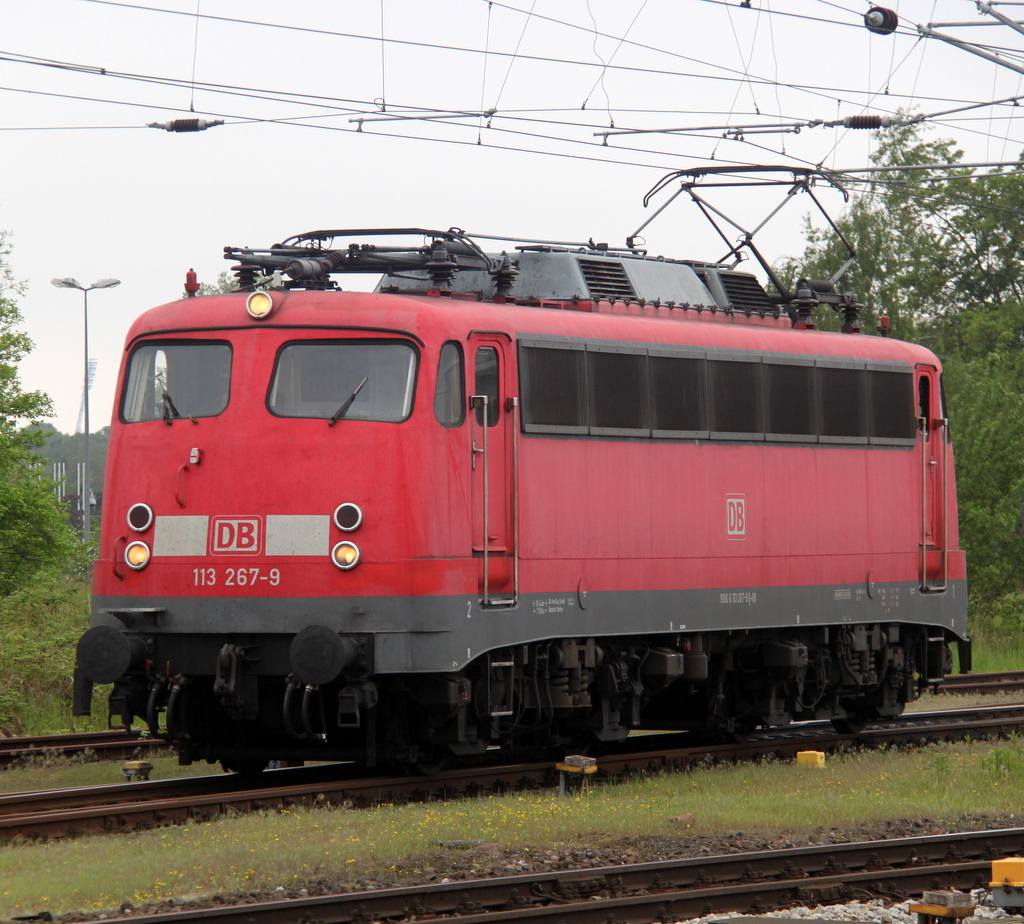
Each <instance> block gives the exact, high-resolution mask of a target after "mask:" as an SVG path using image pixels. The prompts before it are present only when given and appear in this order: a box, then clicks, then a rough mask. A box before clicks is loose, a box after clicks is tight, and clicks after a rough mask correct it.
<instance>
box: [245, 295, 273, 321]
mask: <svg viewBox="0 0 1024 924" xmlns="http://www.w3.org/2000/svg"><path fill="white" fill-rule="evenodd" d="M245 310H246V311H248V312H249V317H250V318H255V319H256V320H257V321H262V320H263V319H264V318H265V317H267V316H268V315H269V314H270V312H271V311H273V310H274V299H273V298H272V297H271V295H270V293H269V292H253V293H252V295H250V296H249V297H248V298H247V299H246V300H245Z"/></svg>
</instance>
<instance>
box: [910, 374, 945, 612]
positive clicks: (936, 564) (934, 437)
mask: <svg viewBox="0 0 1024 924" xmlns="http://www.w3.org/2000/svg"><path fill="white" fill-rule="evenodd" d="M917 375H918V379H917V432H918V452H919V453H920V463H921V589H922V590H923V591H931V592H938V591H944V590H945V589H946V576H947V571H948V555H947V531H946V523H947V514H948V511H947V506H946V498H947V493H946V492H947V489H948V484H947V481H948V478H947V471H946V469H947V460H948V457H949V453H948V446H947V434H948V431H949V426H948V421H947V420H946V415H945V409H944V408H943V403H942V392H941V390H940V388H939V370H938V369H937V368H936V367H935V366H929V365H919V366H918V367H917Z"/></svg>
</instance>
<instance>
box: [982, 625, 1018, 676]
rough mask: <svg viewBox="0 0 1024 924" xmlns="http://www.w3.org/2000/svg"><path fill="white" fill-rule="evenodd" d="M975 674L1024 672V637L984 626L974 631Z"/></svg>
mask: <svg viewBox="0 0 1024 924" xmlns="http://www.w3.org/2000/svg"><path fill="white" fill-rule="evenodd" d="M972 637H973V639H974V645H973V652H972V659H973V661H974V664H973V668H974V671H975V673H979V674H981V673H988V672H990V671H1019V670H1024V635H1022V634H1020V633H1016V632H1012V633H1011V632H1000V631H998V630H995V629H994V628H992V627H989V626H987V625H985V624H982V625H981V626H979V627H978V628H976V629H973V630H972Z"/></svg>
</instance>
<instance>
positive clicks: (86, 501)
mask: <svg viewBox="0 0 1024 924" xmlns="http://www.w3.org/2000/svg"><path fill="white" fill-rule="evenodd" d="M50 281H51V282H52V283H53V284H54V285H55V286H56V287H57V288H58V289H78V290H79V291H81V293H82V298H83V307H84V315H83V317H84V322H85V323H84V329H85V391H84V392H83V395H84V398H83V407H84V409H85V414H84V416H85V475H84V481H85V486H84V490H83V491H82V495H83V496H82V537H83V539H84V540H85V541H86V542H88V541H89V533H90V528H91V526H92V517H91V516H90V514H91V512H92V489H91V485H90V483H89V293H90V292H91V291H92V290H93V289H112V288H113V287H114V286H119V285H120V284H121V280H120V279H98V280H97V281H96V282H94V283H93V284H92V285H91V286H83V285H82V284H81V283H80V282H79V281H78V280H77V279H71V278H64V279H51V280H50Z"/></svg>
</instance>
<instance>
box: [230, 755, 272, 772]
mask: <svg viewBox="0 0 1024 924" xmlns="http://www.w3.org/2000/svg"><path fill="white" fill-rule="evenodd" d="M220 765H221V767H223V769H224V772H225V773H237V774H239V775H240V776H256V775H257V774H260V773H262V772H263V771H264V770H266V769H267V761H265V760H260V759H259V758H258V757H239V758H235V759H234V760H222V761H221V762H220Z"/></svg>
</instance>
